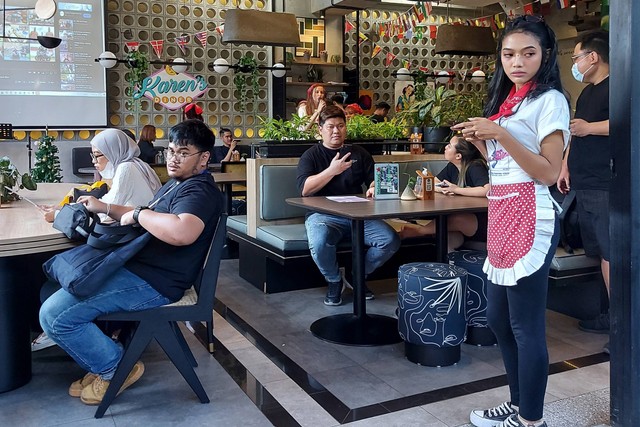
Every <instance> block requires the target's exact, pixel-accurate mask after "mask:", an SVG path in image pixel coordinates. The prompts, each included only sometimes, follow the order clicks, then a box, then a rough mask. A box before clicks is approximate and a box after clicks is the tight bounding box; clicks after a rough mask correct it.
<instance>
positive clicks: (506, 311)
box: [453, 15, 569, 427]
mask: <svg viewBox="0 0 640 427" xmlns="http://www.w3.org/2000/svg"><path fill="white" fill-rule="evenodd" d="M498 55H499V58H498V60H497V61H496V72H495V76H494V78H493V79H492V80H491V83H490V85H489V100H488V102H487V105H486V106H485V111H484V112H485V115H486V116H487V117H488V118H472V119H469V121H467V122H464V123H460V124H458V125H456V126H453V129H455V130H460V131H462V133H463V135H464V138H465V139H467V140H468V141H471V142H473V143H474V144H475V145H476V146H477V147H478V148H479V149H480V151H481V152H482V153H484V155H485V156H486V158H487V162H488V163H489V178H490V181H491V189H490V192H489V194H488V196H487V197H488V199H489V223H488V235H487V260H486V262H485V265H484V268H483V270H484V272H485V273H487V278H488V279H489V285H488V288H487V300H488V306H487V320H488V323H489V326H490V327H491V330H492V331H493V332H494V333H495V335H496V338H497V340H498V344H499V346H500V351H501V352H502V358H503V361H504V365H505V369H506V372H507V378H508V381H509V391H510V394H511V397H510V400H509V401H507V402H504V403H502V404H500V405H498V406H496V407H493V408H490V409H486V410H475V411H472V412H471V415H470V419H471V423H472V424H474V425H475V426H479V427H485V426H486V427H489V426H491V427H495V426H499V427H539V426H546V425H547V424H546V423H545V422H544V419H543V405H544V394H545V391H546V387H547V375H548V370H549V366H548V365H549V355H548V352H547V343H546V336H545V313H546V302H547V286H548V283H547V282H548V275H549V266H550V264H551V260H552V259H553V255H554V253H555V249H556V246H557V245H558V239H559V225H558V222H557V218H556V215H555V212H554V203H553V199H552V198H551V196H550V194H549V189H548V186H549V185H553V184H555V182H556V180H557V179H558V176H559V174H560V169H561V167H562V152H563V149H564V148H565V147H566V145H567V144H568V142H569V104H568V102H567V100H566V99H565V97H564V95H563V91H562V84H561V83H560V72H559V68H558V63H557V55H558V45H557V42H556V38H555V34H554V33H553V31H552V30H551V28H549V26H548V25H547V24H546V23H545V22H544V20H543V19H542V18H541V17H538V16H532V15H525V16H521V17H518V18H516V19H514V20H512V21H511V22H510V23H509V24H508V25H507V27H506V28H505V30H504V33H503V36H502V39H501V41H500V43H499V45H498Z"/></svg>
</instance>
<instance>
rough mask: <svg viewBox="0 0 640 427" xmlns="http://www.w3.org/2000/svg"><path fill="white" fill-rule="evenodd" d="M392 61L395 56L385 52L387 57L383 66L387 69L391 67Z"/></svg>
mask: <svg viewBox="0 0 640 427" xmlns="http://www.w3.org/2000/svg"><path fill="white" fill-rule="evenodd" d="M394 59H396V56H395V55H394V54H393V53H391V52H387V57H386V58H385V61H384V66H385V67H387V68H389V66H390V65H391V63H392V62H393V60H394Z"/></svg>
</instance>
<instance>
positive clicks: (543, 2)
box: [540, 0, 551, 4]
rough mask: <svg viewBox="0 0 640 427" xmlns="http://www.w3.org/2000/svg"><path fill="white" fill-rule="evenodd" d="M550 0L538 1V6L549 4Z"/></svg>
mask: <svg viewBox="0 0 640 427" xmlns="http://www.w3.org/2000/svg"><path fill="white" fill-rule="evenodd" d="M550 1H551V0H540V4H547V3H549V2H550Z"/></svg>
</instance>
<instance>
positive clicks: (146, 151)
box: [138, 125, 156, 163]
mask: <svg viewBox="0 0 640 427" xmlns="http://www.w3.org/2000/svg"><path fill="white" fill-rule="evenodd" d="M155 140H156V127H155V126H153V125H144V127H143V128H142V131H140V139H139V140H138V148H140V155H139V156H138V157H139V158H140V160H142V161H143V162H146V163H155V162H156V149H155V148H154V147H153V141H155Z"/></svg>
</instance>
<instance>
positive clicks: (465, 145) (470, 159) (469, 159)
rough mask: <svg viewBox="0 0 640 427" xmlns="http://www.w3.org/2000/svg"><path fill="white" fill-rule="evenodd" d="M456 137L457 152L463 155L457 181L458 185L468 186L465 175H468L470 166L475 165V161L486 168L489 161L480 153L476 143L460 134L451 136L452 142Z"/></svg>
mask: <svg viewBox="0 0 640 427" xmlns="http://www.w3.org/2000/svg"><path fill="white" fill-rule="evenodd" d="M454 138H455V140H456V141H457V142H456V144H455V145H454V149H455V150H456V153H458V154H460V156H462V159H460V163H461V165H460V173H459V174H458V182H457V185H458V187H461V188H462V187H466V186H467V183H466V180H465V177H466V175H467V170H468V169H469V167H471V165H473V164H474V163H478V164H480V165H482V166H483V167H484V168H485V169H488V168H487V162H486V161H485V159H484V157H483V156H482V153H480V150H478V149H477V148H476V146H475V145H473V144H472V143H470V142H469V141H467V140H466V139H464V138H460V137H459V136H454V137H453V138H451V142H453V140H454Z"/></svg>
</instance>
